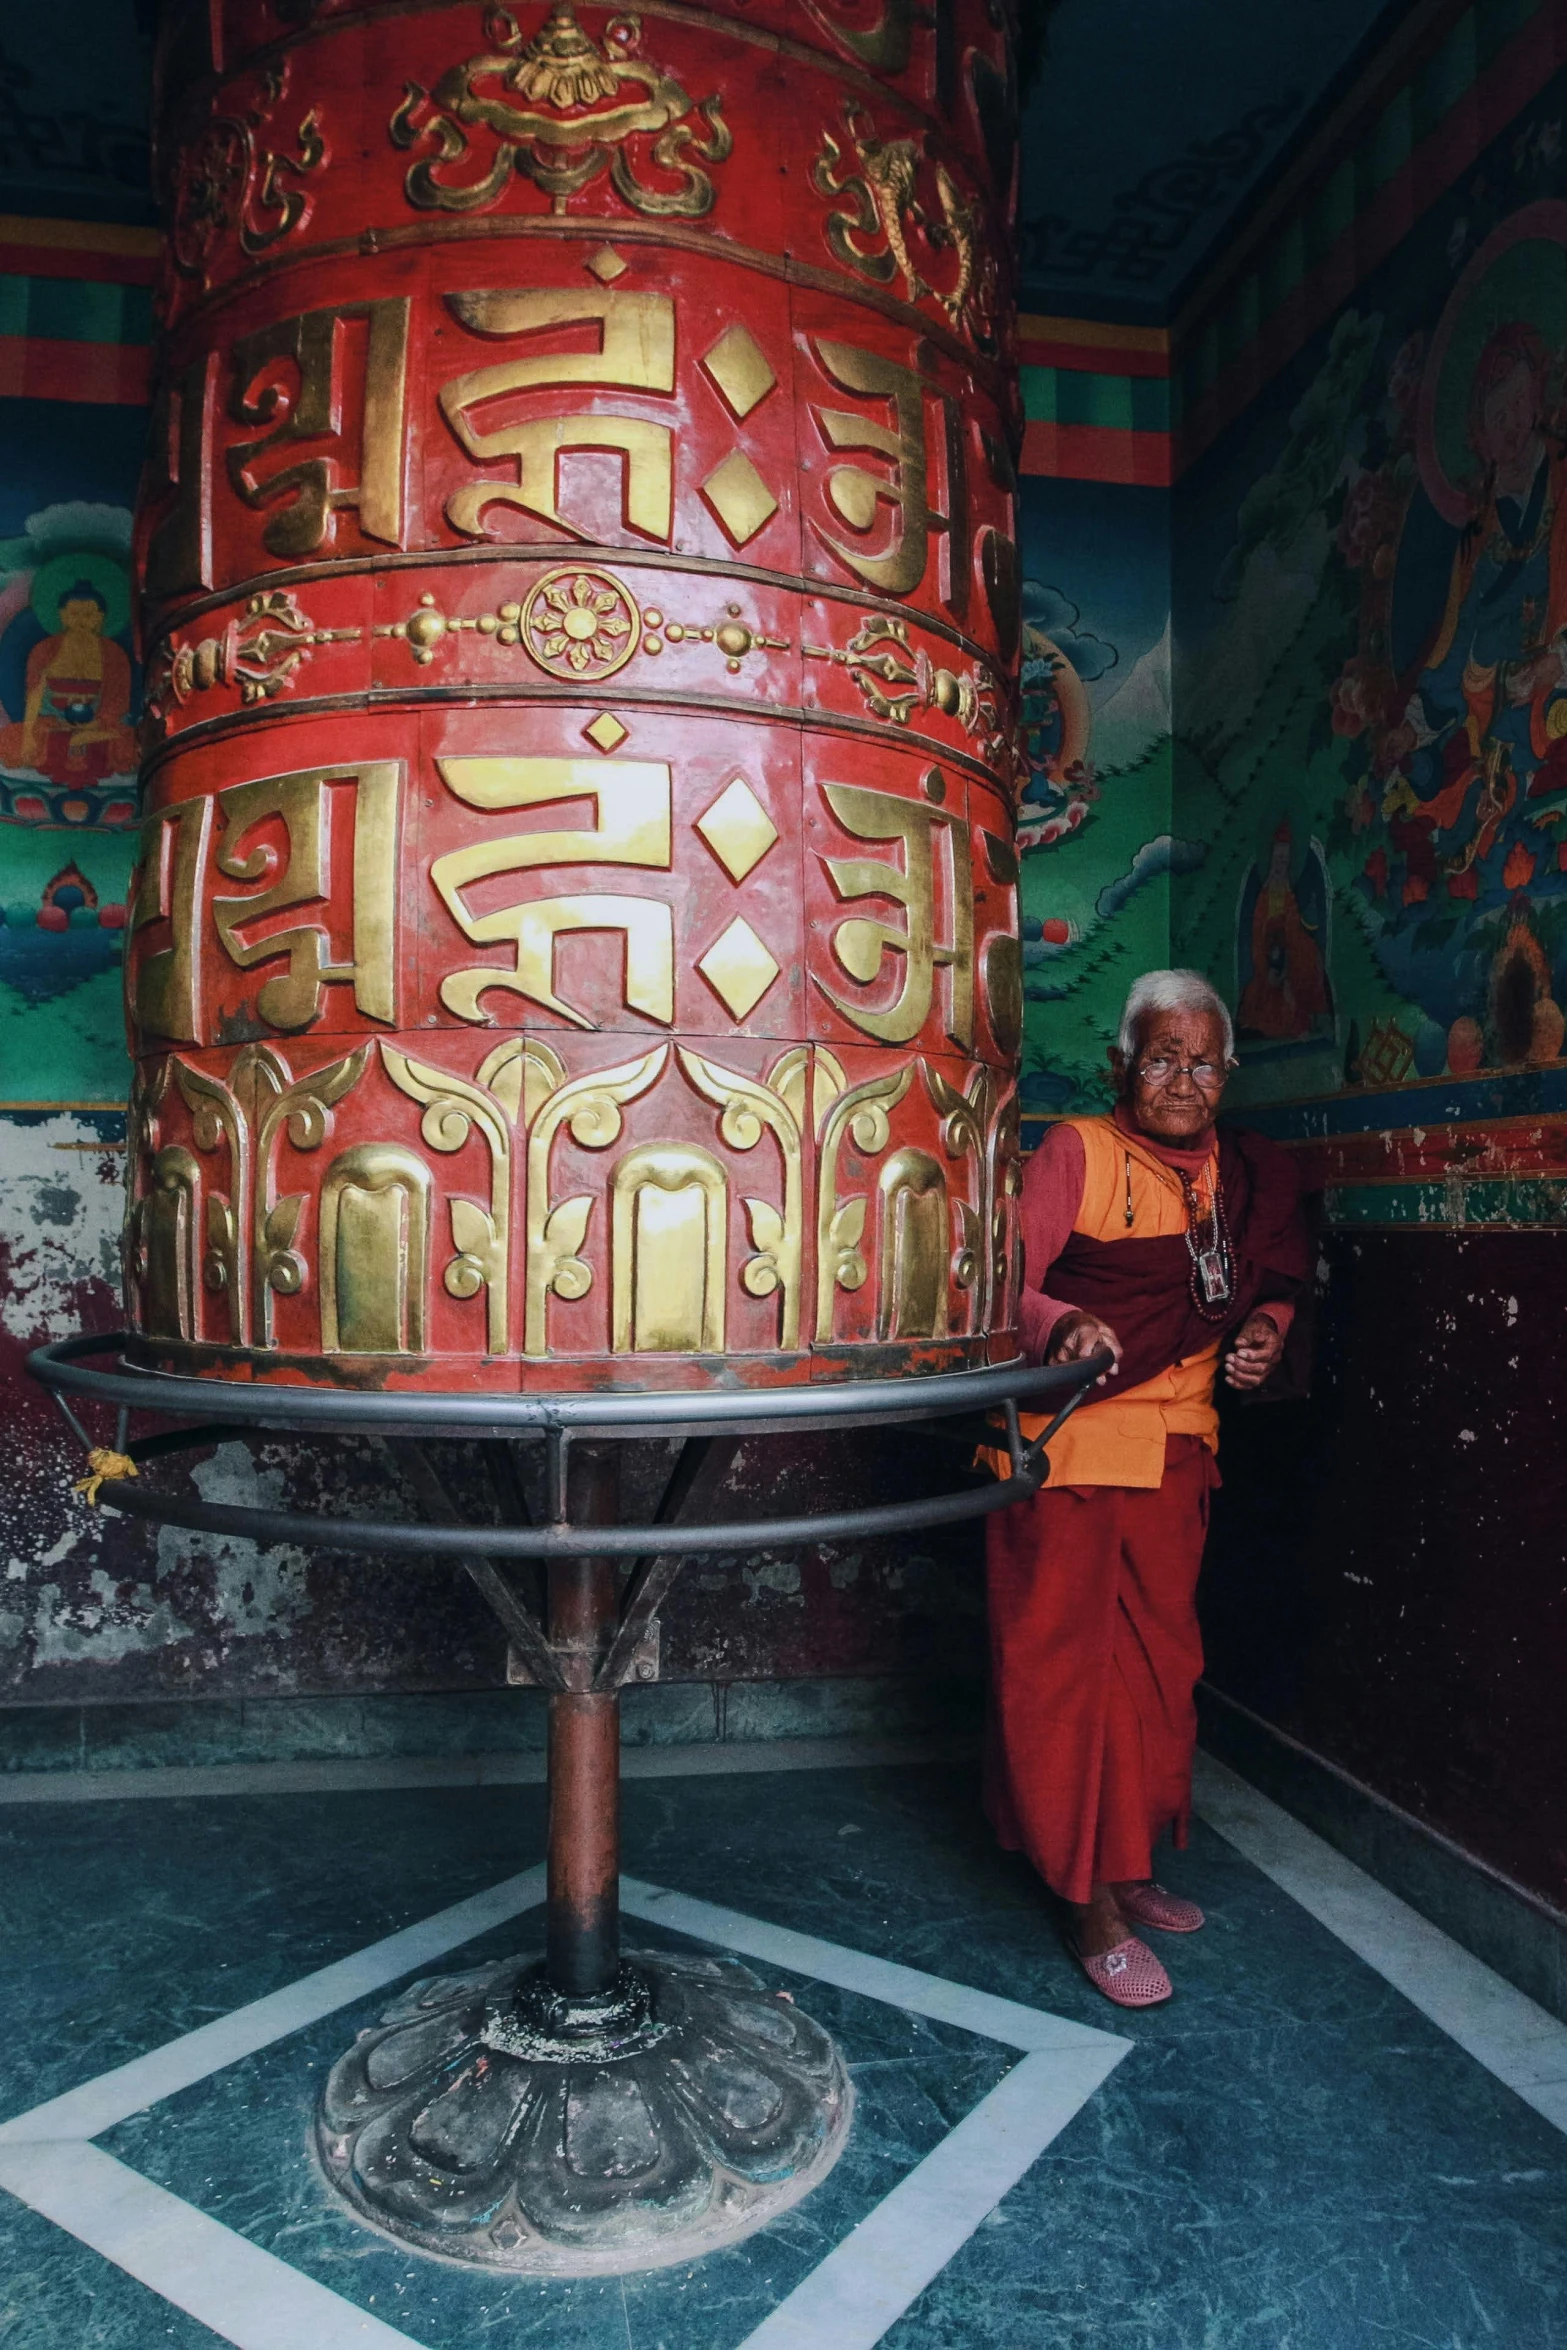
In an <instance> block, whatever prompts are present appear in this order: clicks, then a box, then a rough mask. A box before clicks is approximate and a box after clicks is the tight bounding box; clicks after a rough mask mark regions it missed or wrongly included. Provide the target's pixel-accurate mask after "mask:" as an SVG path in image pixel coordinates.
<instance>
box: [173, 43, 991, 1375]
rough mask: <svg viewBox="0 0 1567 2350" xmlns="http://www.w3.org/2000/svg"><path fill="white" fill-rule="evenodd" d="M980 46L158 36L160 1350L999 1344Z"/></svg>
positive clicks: (696, 1371)
mask: <svg viewBox="0 0 1567 2350" xmlns="http://www.w3.org/2000/svg"><path fill="white" fill-rule="evenodd" d="M997 13H998V12H995V11H993V10H992V9H991V8H989V7H987V6H986V5H985V4H984V0H953V5H951V6H950V7H949V6H944V7H942V8H940V9H938V10H935V11H927V10H924V9H920V8H916V7H915V5H914V0H732V4H731V5H728V6H723V5H718V6H691V5H676V4H674V0H659V4H658V5H654V6H648V7H645V8H643V9H642V10H641V12H640V13H638V14H627V13H625V12H623V11H618V10H615V9H612V8H610V7H606V6H600V5H593V4H592V0H561V4H559V5H554V6H550V5H548V4H547V0H546V4H540V5H534V4H530V5H528V6H525V7H518V8H516V9H507V8H500V7H494V8H489V9H485V8H481V7H479V6H476V5H474V4H473V0H460V4H448V5H431V6H423V7H422V6H419V5H417V4H414V5H410V4H409V0H397V4H396V5H390V6H384V7H377V6H375V5H358V6H338V5H334V4H333V0H316V4H315V5H314V6H311V5H309V0H226V5H225V4H224V0H213V5H212V7H211V9H210V11H209V10H208V9H206V8H205V7H204V8H202V9H200V10H196V9H192V10H191V11H190V13H189V14H188V16H185V17H181V16H180V15H178V14H176V18H175V21H174V23H173V25H172V26H171V28H170V29H169V31H168V33H167V35H166V38H165V44H164V58H163V97H162V124H161V134H160V136H161V152H160V172H161V175H162V178H163V182H164V186H165V192H166V195H167V200H168V205H169V218H170V240H169V263H168V270H167V275H166V282H165V287H164V293H163V318H164V326H165V334H164V339H163V343H162V347H161V356H160V377H159V394H158V404H157V410H156V428H155V432H154V436H153V450H152V459H151V463H150V467H149V473H148V477H147V479H146V482H145V484H144V487H143V493H142V499H141V508H140V534H141V541H140V543H141V562H142V568H143V576H144V581H145V609H144V631H143V635H144V650H145V658H146V664H147V704H148V758H147V765H146V799H145V833H144V841H143V849H142V856H141V862H140V866H139V874H138V881H137V885H136V891H135V901H134V907H133V914H132V926H133V936H132V940H131V948H130V957H129V967H128V990H129V1009H130V1021H131V1028H132V1036H133V1046H134V1051H135V1056H136V1087H135V1096H134V1102H133V1116H132V1128H131V1157H130V1199H131V1206H130V1216H129V1226H128V1251H127V1254H128V1264H129V1272H128V1281H129V1290H130V1311H131V1318H132V1321H133V1324H134V1326H135V1328H136V1329H137V1330H138V1331H139V1332H140V1333H141V1335H142V1337H143V1339H144V1340H145V1342H146V1344H147V1347H148V1349H149V1350H150V1353H151V1355H152V1357H153V1358H154V1359H156V1360H158V1361H161V1362H164V1363H167V1364H170V1365H173V1366H176V1367H178V1368H181V1369H184V1370H187V1371H189V1370H196V1371H206V1372H210V1373H213V1374H216V1375H220V1376H225V1377H230V1378H232V1377H235V1376H239V1377H247V1376H248V1377H256V1378H277V1379H284V1380H288V1381H292V1382H301V1381H303V1382H313V1381H331V1382H333V1383H334V1384H341V1383H343V1382H344V1381H348V1382H351V1383H363V1384H373V1385H377V1386H388V1387H398V1386H408V1387H422V1388H429V1389H463V1388H467V1389H494V1390H512V1391H515V1390H517V1389H519V1388H532V1387H547V1386H553V1387H558V1388H579V1389H592V1388H594V1387H600V1386H604V1385H608V1384H616V1385H621V1386H681V1385H702V1384H707V1383H711V1382H715V1381H720V1380H722V1381H724V1382H726V1383H730V1384H732V1383H734V1382H735V1381H736V1380H739V1381H744V1382H756V1383H763V1384H766V1383H774V1382H786V1383H792V1382H799V1381H808V1380H812V1379H829V1380H838V1379H845V1378H855V1377H861V1376H866V1375H869V1374H872V1373H875V1374H882V1373H896V1372H901V1371H933V1370H942V1369H955V1368H959V1367H961V1366H963V1365H965V1364H970V1363H984V1362H989V1361H996V1360H1002V1359H1008V1358H1010V1357H1012V1356H1013V1355H1014V1354H1015V1352H1016V1346H1015V1339H1014V1336H1013V1324H1014V1319H1015V1315H1014V1288H1015V1281H1014V1273H1013V1257H1014V1237H1013V1223H1014V1214H1015V1211H1014V1207H1013V1191H1014V1187H1015V1175H1014V1169H1015V1151H1016V1142H1015V1134H1016V1117H1015V1060H1016V1054H1017V1049H1018V1043H1019V1031H1020V1023H1021V1008H1022V990H1021V967H1020V958H1019V950H1018V946H1017V938H1016V931H1017V922H1016V879H1017V865H1016V857H1015V852H1014V847H1013V816H1012V793H1013V784H1014V768H1013V751H1012V747H1011V746H1012V729H1013V714H1014V698H1013V697H1014V663H1015V656H1016V646H1017V576H1016V571H1017V566H1016V554H1015V544H1014V537H1013V520H1012V516H1013V472H1012V458H1011V450H1012V447H1013V445H1014V443H1013V434H1014V413H1013V404H1012V403H1013V392H1012V374H1011V370H1010V348H1009V346H1010V331H1011V330H1010V312H1009V294H1008V260H1007V252H1006V237H1005V213H1006V205H1007V200H1008V192H1009V190H1008V183H1009V180H1010V160H1009V149H1008V148H1007V146H1006V137H1005V127H1004V117H1005V105H1004V99H1003V95H1002V94H1003V90H1004V74H1005V58H1004V40H1005V35H1004V31H1003V30H1001V29H998V26H997V23H996V21H995V19H996V14H997Z"/></svg>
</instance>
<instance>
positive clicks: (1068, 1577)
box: [985, 1436, 1219, 1902]
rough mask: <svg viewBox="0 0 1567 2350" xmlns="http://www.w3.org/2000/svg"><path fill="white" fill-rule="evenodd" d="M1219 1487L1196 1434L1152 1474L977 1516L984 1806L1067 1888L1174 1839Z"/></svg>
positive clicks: (1147, 1868) (1114, 1875) (1016, 1844)
mask: <svg viewBox="0 0 1567 2350" xmlns="http://www.w3.org/2000/svg"><path fill="white" fill-rule="evenodd" d="M1218 1482H1219V1471H1218V1465H1217V1463H1216V1462H1215V1460H1214V1457H1213V1454H1212V1453H1211V1452H1210V1451H1209V1449H1208V1447H1207V1446H1206V1444H1204V1443H1203V1441H1202V1439H1201V1437H1199V1436H1171V1437H1169V1438H1168V1439H1167V1441H1166V1445H1165V1465H1164V1481H1163V1483H1162V1484H1161V1485H1158V1486H1156V1487H1152V1488H1149V1489H1145V1490H1143V1489H1137V1488H1134V1487H1130V1486H1125V1485H1060V1486H1055V1487H1052V1488H1050V1489H1048V1490H1046V1491H1045V1492H1043V1493H1040V1494H1037V1495H1036V1496H1035V1498H1034V1499H1033V1500H1032V1501H1028V1502H1022V1503H1020V1504H1019V1505H1018V1507H1017V1508H1015V1509H1010V1510H997V1511H996V1513H995V1515H994V1516H993V1517H991V1518H990V1519H988V1520H987V1522H986V1523H987V1568H988V1583H989V1597H990V1658H991V1722H990V1736H989V1741H988V1749H987V1754H986V1768H985V1809H986V1811H987V1812H988V1814H989V1816H990V1821H991V1825H992V1826H993V1827H994V1829H995V1831H996V1834H997V1836H998V1837H999V1838H1000V1840H1001V1842H1002V1844H1003V1845H1005V1846H1006V1848H1007V1849H1008V1850H1009V1851H1012V1852H1026V1853H1027V1855H1028V1857H1029V1859H1030V1860H1031V1861H1032V1862H1033V1864H1034V1866H1035V1868H1036V1869H1038V1871H1039V1873H1040V1875H1041V1876H1042V1877H1043V1878H1044V1880H1045V1882H1046V1884H1047V1885H1049V1886H1050V1888H1051V1889H1052V1891H1053V1892H1056V1893H1058V1894H1060V1895H1061V1897H1062V1898H1063V1900H1066V1901H1078V1902H1081V1901H1087V1899H1088V1898H1089V1894H1090V1891H1091V1889H1092V1887H1093V1886H1094V1885H1095V1884H1096V1883H1102V1884H1125V1883H1131V1882H1135V1881H1137V1880H1140V1879H1143V1878H1147V1877H1150V1876H1152V1874H1153V1861H1152V1851H1153V1846H1154V1843H1155V1841H1156V1840H1157V1838H1158V1837H1159V1835H1160V1834H1161V1833H1162V1831H1163V1830H1164V1829H1165V1828H1167V1827H1170V1828H1173V1829H1174V1831H1175V1841H1176V1843H1177V1844H1184V1843H1185V1841H1186V1820H1187V1813H1188V1810H1189V1807H1190V1802H1191V1770H1192V1749H1193V1747H1194V1745H1195V1743H1196V1737H1197V1715H1196V1708H1195V1705H1194V1703H1193V1698H1192V1692H1193V1690H1194V1688H1195V1687H1196V1683H1197V1678H1198V1675H1199V1674H1200V1673H1201V1671H1202V1641H1201V1637H1200V1635H1199V1633H1198V1630H1197V1604H1196V1601H1197V1571H1198V1569H1199V1567H1200V1566H1201V1564H1202V1550H1203V1543H1204V1540H1205V1539H1206V1536H1207V1532H1208V1501H1209V1495H1210V1494H1211V1492H1212V1490H1213V1487H1214V1486H1215V1485H1217V1483H1218Z"/></svg>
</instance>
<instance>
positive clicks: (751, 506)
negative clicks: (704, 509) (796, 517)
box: [702, 449, 778, 547]
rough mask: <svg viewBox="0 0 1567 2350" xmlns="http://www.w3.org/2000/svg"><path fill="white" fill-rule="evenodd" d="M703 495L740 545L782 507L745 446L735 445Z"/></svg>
mask: <svg viewBox="0 0 1567 2350" xmlns="http://www.w3.org/2000/svg"><path fill="white" fill-rule="evenodd" d="M702 495H703V497H704V498H705V499H706V500H707V502H708V504H709V505H710V506H711V507H712V509H713V512H714V513H715V514H716V515H717V516H718V519H719V521H720V522H721V523H722V524H723V526H724V528H725V530H726V531H727V532H728V533H729V536H730V538H731V539H732V540H733V541H734V543H735V545H736V546H737V547H743V546H744V545H745V543H746V541H747V539H754V538H755V536H756V534H757V532H758V531H759V530H760V529H761V528H762V525H763V524H764V523H767V522H771V520H772V518H773V516H774V515H775V514H776V513H777V511H778V500H777V499H776V498H775V497H774V496H773V493H772V491H771V490H770V489H769V488H768V486H767V484H766V482H765V481H763V479H762V477H761V475H760V474H759V473H758V472H757V470H756V467H755V466H754V465H753V464H752V463H751V460H750V458H749V457H747V456H746V454H745V452H744V451H743V450H742V449H731V450H730V452H729V454H728V456H727V457H726V458H725V459H724V461H723V463H722V465H715V466H714V468H713V470H712V472H711V473H710V474H709V475H708V477H707V479H706V481H705V482H703V484H702Z"/></svg>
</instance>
